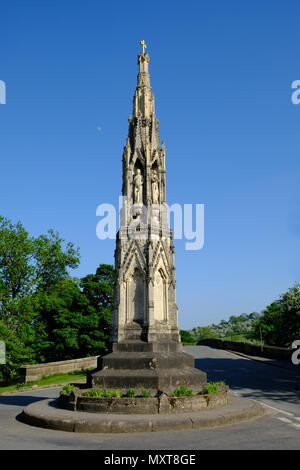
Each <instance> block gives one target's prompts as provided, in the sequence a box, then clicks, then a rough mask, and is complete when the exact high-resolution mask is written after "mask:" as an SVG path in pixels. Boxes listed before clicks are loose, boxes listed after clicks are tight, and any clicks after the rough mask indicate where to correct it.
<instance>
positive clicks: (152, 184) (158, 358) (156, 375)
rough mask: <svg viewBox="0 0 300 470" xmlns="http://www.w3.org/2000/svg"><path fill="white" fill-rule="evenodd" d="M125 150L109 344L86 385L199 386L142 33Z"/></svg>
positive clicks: (200, 375)
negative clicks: (179, 289)
mask: <svg viewBox="0 0 300 470" xmlns="http://www.w3.org/2000/svg"><path fill="white" fill-rule="evenodd" d="M141 45H142V52H141V53H140V54H139V55H138V65H139V73H138V77H137V88H136V91H135V95H134V99H133V114H132V116H130V117H129V131H128V137H127V141H126V145H125V147H124V152H123V185H122V193H123V208H122V210H121V217H120V220H121V222H120V228H119V232H118V235H117V242H116V250H115V270H116V279H115V306H114V312H113V319H112V331H111V342H112V348H113V352H112V353H110V354H108V355H106V356H104V357H102V358H100V360H99V364H98V365H99V370H97V372H94V373H93V374H91V375H90V376H89V379H88V380H89V382H90V385H91V386H102V387H111V388H123V389H124V388H128V387H133V388H147V389H149V390H151V391H152V392H155V391H163V392H166V393H170V392H171V391H172V390H174V389H175V388H176V387H178V386H181V385H187V386H192V387H193V388H194V390H198V391H199V390H201V388H202V386H203V384H204V383H206V374H205V373H203V372H201V371H199V370H197V369H195V368H194V360H193V358H192V356H190V355H188V354H186V353H184V352H183V351H182V344H181V341H180V335H179V330H178V322H177V310H178V308H177V304H176V281H175V265H174V245H173V240H172V231H171V230H170V227H169V223H168V207H167V204H166V165H165V159H166V152H165V146H164V143H163V142H162V143H161V144H160V139H159V121H158V120H157V119H156V116H155V108H154V95H153V93H152V91H151V86H150V75H149V72H148V64H149V55H148V53H146V52H145V48H146V44H145V41H141Z"/></svg>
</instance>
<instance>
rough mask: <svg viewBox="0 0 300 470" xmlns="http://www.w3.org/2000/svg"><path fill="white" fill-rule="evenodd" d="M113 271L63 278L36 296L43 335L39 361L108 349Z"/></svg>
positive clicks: (102, 269)
mask: <svg viewBox="0 0 300 470" xmlns="http://www.w3.org/2000/svg"><path fill="white" fill-rule="evenodd" d="M113 282H114V269H113V267H112V266H110V265H100V266H99V268H98V269H97V271H96V274H89V275H87V276H85V277H84V278H82V279H80V280H78V279H77V280H76V279H71V278H68V279H63V280H61V281H59V282H57V283H56V284H55V285H54V286H53V287H52V288H51V289H48V291H47V292H43V293H42V294H41V295H37V296H36V298H35V301H36V304H35V308H36V310H38V311H39V312H40V321H41V323H42V324H43V325H44V326H43V328H42V330H43V331H44V332H45V333H46V334H45V335H44V337H42V338H41V341H40V342H39V343H38V344H37V356H38V357H39V358H40V360H47V361H56V360H64V359H74V358H78V357H85V356H93V355H98V354H103V353H104V352H105V351H107V350H108V346H109V332H110V325H111V314H112V308H113Z"/></svg>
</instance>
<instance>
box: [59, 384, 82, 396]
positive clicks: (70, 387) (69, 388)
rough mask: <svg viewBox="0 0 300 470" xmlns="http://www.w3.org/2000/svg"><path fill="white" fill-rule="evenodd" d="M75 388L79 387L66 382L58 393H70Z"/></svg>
mask: <svg viewBox="0 0 300 470" xmlns="http://www.w3.org/2000/svg"><path fill="white" fill-rule="evenodd" d="M75 390H79V388H78V387H76V385H72V384H67V385H65V386H64V387H63V389H62V390H61V392H60V395H70V393H71V392H74V391H75Z"/></svg>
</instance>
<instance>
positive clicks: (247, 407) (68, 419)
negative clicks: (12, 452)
mask: <svg viewBox="0 0 300 470" xmlns="http://www.w3.org/2000/svg"><path fill="white" fill-rule="evenodd" d="M263 414H264V408H263V406H261V405H260V404H259V403H257V402H254V401H252V400H249V399H246V398H236V397H231V402H230V404H229V405H227V406H225V407H222V408H214V409H210V410H209V409H207V410H203V411H199V412H185V413H171V414H117V413H89V412H85V411H69V410H64V409H61V408H60V407H59V405H58V399H55V400H53V399H51V400H49V399H47V400H41V401H38V402H35V403H32V404H30V405H28V406H26V408H24V410H23V412H22V413H21V415H19V419H20V420H21V421H23V422H25V423H27V424H30V425H32V426H38V427H43V428H48V429H56V430H60V431H70V432H87V433H125V432H126V433H133V432H155V431H170V430H180V429H190V430H191V429H201V428H212V427H217V426H224V425H228V424H235V423H238V422H241V421H246V420H248V419H251V418H256V417H259V416H262V415H263Z"/></svg>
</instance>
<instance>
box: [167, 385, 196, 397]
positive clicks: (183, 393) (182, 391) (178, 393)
mask: <svg viewBox="0 0 300 470" xmlns="http://www.w3.org/2000/svg"><path fill="white" fill-rule="evenodd" d="M191 395H194V390H193V389H191V388H188V387H185V386H184V385H182V386H181V387H179V388H177V389H176V390H174V392H173V393H172V397H188V396H191Z"/></svg>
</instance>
